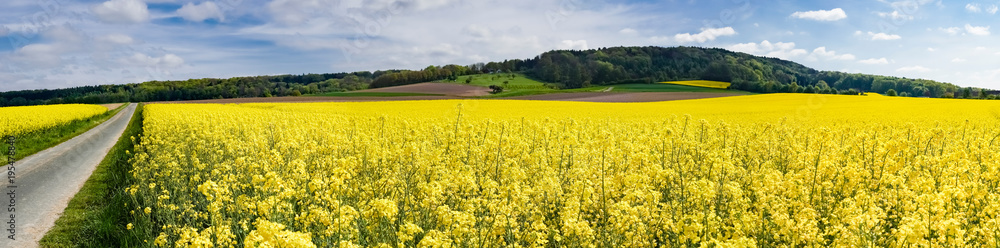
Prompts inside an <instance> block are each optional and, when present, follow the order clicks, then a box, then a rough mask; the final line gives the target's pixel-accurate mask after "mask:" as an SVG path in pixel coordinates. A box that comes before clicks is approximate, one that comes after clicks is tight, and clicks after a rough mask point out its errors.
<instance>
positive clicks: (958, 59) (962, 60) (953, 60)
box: [951, 58, 966, 63]
mask: <svg viewBox="0 0 1000 248" xmlns="http://www.w3.org/2000/svg"><path fill="white" fill-rule="evenodd" d="M965 61H966V60H965V59H963V58H954V59H951V62H952V63H962V62H965Z"/></svg>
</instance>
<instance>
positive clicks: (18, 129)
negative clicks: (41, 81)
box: [0, 104, 108, 137]
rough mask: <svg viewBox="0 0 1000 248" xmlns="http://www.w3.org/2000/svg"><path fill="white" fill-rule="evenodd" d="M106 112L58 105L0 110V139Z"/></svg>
mask: <svg viewBox="0 0 1000 248" xmlns="http://www.w3.org/2000/svg"><path fill="white" fill-rule="evenodd" d="M105 111H108V109H107V108H105V107H102V106H99V105H90V104H58V105H42V106H22V107H3V108H0V137H4V136H7V135H14V136H17V135H21V134H25V133H30V132H34V131H38V130H42V129H46V128H50V127H54V126H58V125H62V124H65V123H67V122H70V121H73V120H78V119H83V118H88V117H91V116H94V115H98V114H101V113H104V112H105Z"/></svg>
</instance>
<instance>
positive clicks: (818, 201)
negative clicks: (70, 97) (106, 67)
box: [121, 94, 1000, 247]
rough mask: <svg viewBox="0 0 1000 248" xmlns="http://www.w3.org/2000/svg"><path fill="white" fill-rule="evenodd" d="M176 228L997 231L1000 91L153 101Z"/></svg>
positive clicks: (148, 179) (819, 234) (585, 237)
mask: <svg viewBox="0 0 1000 248" xmlns="http://www.w3.org/2000/svg"><path fill="white" fill-rule="evenodd" d="M144 118H145V121H144V134H143V137H141V145H140V146H139V147H137V148H136V151H135V155H134V157H133V158H132V164H133V166H134V169H133V171H132V172H131V173H132V176H133V179H132V180H134V184H132V185H131V186H130V187H129V188H128V189H127V190H126V192H125V193H126V194H129V195H131V196H132V202H131V203H129V204H128V206H127V207H128V208H129V209H132V210H131V216H133V222H132V223H129V224H128V226H127V227H126V226H125V225H123V226H122V227H121V228H122V230H123V231H126V232H128V233H130V234H131V235H135V236H136V237H149V238H148V239H147V242H148V245H149V246H161V247H211V246H214V247H414V246H415V247H563V246H566V247H661V246H666V247H696V246H706V247H712V246H713V245H717V246H719V247H757V246H763V247H814V246H838V247H874V246H878V247H944V246H950V247H969V246H971V247H982V246H990V247H994V246H997V245H1000V243H998V240H1000V162H998V161H1000V160H998V159H1000V140H998V136H1000V101H979V100H949V99H917V98H897V97H882V96H835V95H812V94H768V95H752V96H737V97H726V98H716V99H702V100H689V101H674V102H659V103H581V102H546V101H514V100H447V101H406V102H369V103H295V104H278V103H261V104H241V105H217V104H152V105H147V106H146V109H145V112H144Z"/></svg>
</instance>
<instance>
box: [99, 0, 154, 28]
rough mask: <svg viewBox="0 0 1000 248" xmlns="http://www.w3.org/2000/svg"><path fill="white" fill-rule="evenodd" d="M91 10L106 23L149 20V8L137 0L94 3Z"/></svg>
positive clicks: (111, 0)
mask: <svg viewBox="0 0 1000 248" xmlns="http://www.w3.org/2000/svg"><path fill="white" fill-rule="evenodd" d="M91 11H93V12H94V14H95V15H97V18H98V19H101V21H104V22H107V23H118V24H131V23H140V22H145V21H147V20H149V9H147V8H146V3H144V2H142V1H139V0H110V1H107V2H104V3H101V4H98V5H95V6H94V7H92V8H91Z"/></svg>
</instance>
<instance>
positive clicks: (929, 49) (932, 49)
mask: <svg viewBox="0 0 1000 248" xmlns="http://www.w3.org/2000/svg"><path fill="white" fill-rule="evenodd" d="M927 51H928V52H934V51H937V49H934V48H933V47H928V48H927Z"/></svg>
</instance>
